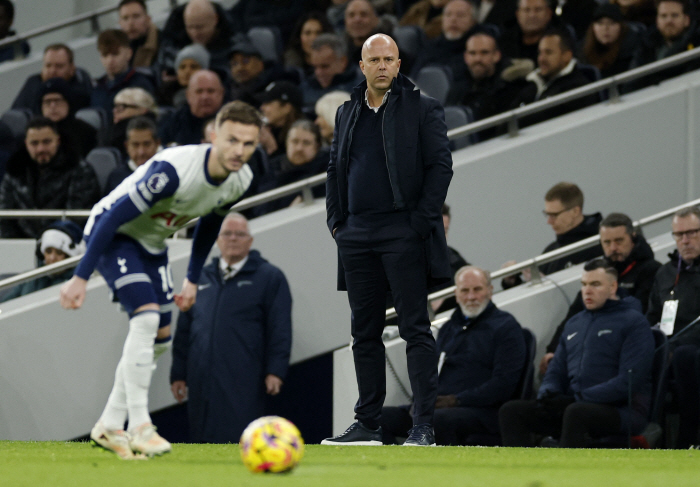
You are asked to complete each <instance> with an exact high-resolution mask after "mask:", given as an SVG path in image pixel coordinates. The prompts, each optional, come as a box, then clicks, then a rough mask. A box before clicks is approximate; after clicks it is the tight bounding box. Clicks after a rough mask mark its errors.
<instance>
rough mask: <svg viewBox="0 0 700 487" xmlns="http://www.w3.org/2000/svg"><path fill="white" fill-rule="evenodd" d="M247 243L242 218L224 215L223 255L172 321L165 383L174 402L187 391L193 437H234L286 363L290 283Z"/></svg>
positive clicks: (277, 383) (275, 386)
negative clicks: (185, 308) (194, 299)
mask: <svg viewBox="0 0 700 487" xmlns="http://www.w3.org/2000/svg"><path fill="white" fill-rule="evenodd" d="M252 243H253V237H252V236H251V235H250V232H249V231H248V222H247V220H246V219H245V217H244V216H243V215H240V214H238V213H232V214H229V215H228V216H227V217H226V219H225V220H224V222H223V223H222V224H221V231H220V233H219V238H218V239H217V245H218V246H219V250H221V259H214V260H213V262H212V263H211V264H209V265H208V266H205V267H204V268H203V269H202V278H201V279H200V281H199V285H198V292H197V303H196V304H195V305H194V306H193V307H192V308H191V309H190V310H189V311H187V312H186V313H180V316H179V318H178V321H177V330H176V333H175V338H174V340H173V364H172V368H171V370H170V383H171V389H172V392H173V395H174V396H175V399H177V401H178V402H182V401H183V400H184V399H185V398H188V406H187V413H188V416H189V421H190V440H191V441H193V442H195V443H236V442H238V440H239V438H240V436H241V433H242V432H243V430H244V429H245V427H246V426H247V425H248V424H249V423H250V422H251V421H253V420H254V419H256V418H258V417H260V416H262V415H263V414H264V412H265V398H266V394H269V395H275V394H278V393H279V392H280V388H281V387H282V383H283V380H284V377H285V375H286V374H287V369H288V367H289V355H290V351H291V346H292V316H291V315H292V297H291V295H290V293H289V285H288V284H287V279H286V278H285V277H284V274H283V273H282V271H281V270H279V269H278V268H277V267H275V266H273V265H272V264H270V263H268V262H267V261H266V260H265V259H263V258H262V257H261V256H260V253H259V252H258V251H257V250H250V246H251V244H252Z"/></svg>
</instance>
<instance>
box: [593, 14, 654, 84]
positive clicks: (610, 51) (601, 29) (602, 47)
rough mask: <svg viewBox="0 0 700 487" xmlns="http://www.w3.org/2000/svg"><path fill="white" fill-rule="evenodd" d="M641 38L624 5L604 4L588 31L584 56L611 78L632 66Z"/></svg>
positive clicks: (603, 75) (603, 74) (604, 76)
mask: <svg viewBox="0 0 700 487" xmlns="http://www.w3.org/2000/svg"><path fill="white" fill-rule="evenodd" d="M640 41H641V39H639V36H638V35H637V34H636V33H635V32H633V31H632V30H631V29H630V28H629V26H628V25H627V23H626V22H625V21H624V19H623V17H622V13H621V12H620V8H619V7H618V6H617V5H613V4H603V5H601V6H599V7H598V9H597V10H596V12H595V14H594V15H593V22H591V25H590V26H589V27H588V30H587V31H586V37H585V39H584V42H583V50H582V53H581V57H580V59H581V61H583V62H585V63H588V64H591V65H593V66H595V67H596V68H598V69H599V70H600V74H601V75H602V77H603V78H608V77H610V76H614V75H616V74H620V73H622V72H624V71H627V70H628V69H629V67H630V64H631V62H632V57H633V55H634V51H635V49H636V46H637V45H638V44H639V42H640Z"/></svg>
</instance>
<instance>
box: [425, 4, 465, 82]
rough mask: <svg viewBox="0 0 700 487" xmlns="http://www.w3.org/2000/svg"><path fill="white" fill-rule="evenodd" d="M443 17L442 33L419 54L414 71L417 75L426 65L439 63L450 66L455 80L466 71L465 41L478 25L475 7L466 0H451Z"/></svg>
mask: <svg viewBox="0 0 700 487" xmlns="http://www.w3.org/2000/svg"><path fill="white" fill-rule="evenodd" d="M441 18H442V22H441V25H442V33H441V34H440V35H439V36H438V37H437V38H436V39H434V40H432V41H431V42H429V43H428V45H427V46H426V47H425V49H424V50H423V52H422V53H421V54H420V55H418V57H417V58H416V61H415V62H414V64H413V70H412V72H413V73H414V75H415V74H417V73H418V71H419V70H420V69H421V68H422V67H424V66H427V65H429V64H438V65H442V66H447V67H449V68H450V70H451V71H452V73H453V74H454V78H455V80H459V79H461V78H462V77H463V73H464V68H463V65H464V63H463V62H462V59H463V57H464V43H465V42H466V41H467V36H468V32H469V30H470V29H471V28H472V27H474V26H475V25H476V19H475V18H474V7H473V6H472V4H471V3H469V2H467V1H466V0H450V1H449V2H448V3H447V5H446V6H445V10H444V13H443V15H442V16H441Z"/></svg>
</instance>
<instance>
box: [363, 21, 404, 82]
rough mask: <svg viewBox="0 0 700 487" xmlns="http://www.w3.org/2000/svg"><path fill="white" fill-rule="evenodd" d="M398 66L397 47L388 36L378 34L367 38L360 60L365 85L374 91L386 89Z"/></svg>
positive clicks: (399, 60) (399, 63)
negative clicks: (365, 80)
mask: <svg viewBox="0 0 700 487" xmlns="http://www.w3.org/2000/svg"><path fill="white" fill-rule="evenodd" d="M400 67H401V59H399V48H398V47H397V46H396V43H395V42H394V41H393V40H392V39H391V38H390V37H388V36H384V35H381V34H378V35H375V36H372V37H370V38H369V39H367V42H366V43H365V45H364V46H363V48H362V61H360V69H362V74H364V75H365V78H366V79H367V86H369V87H370V88H372V89H373V90H374V91H380V92H382V91H387V90H388V89H389V88H390V87H391V82H392V81H393V80H394V78H396V75H397V74H398V73H399V68H400Z"/></svg>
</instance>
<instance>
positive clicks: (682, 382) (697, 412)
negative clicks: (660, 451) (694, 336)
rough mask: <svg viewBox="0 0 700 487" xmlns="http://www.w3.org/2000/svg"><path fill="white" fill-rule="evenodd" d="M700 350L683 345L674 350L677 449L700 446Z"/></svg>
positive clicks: (672, 363) (673, 368)
mask: <svg viewBox="0 0 700 487" xmlns="http://www.w3.org/2000/svg"><path fill="white" fill-rule="evenodd" d="M699 359H700V348H698V347H696V346H695V345H682V346H680V347H678V348H677V349H675V350H674V352H673V358H672V359H671V370H672V373H673V381H674V384H675V393H676V400H677V403H678V420H679V431H678V444H677V445H676V447H677V448H680V449H682V450H686V449H688V448H689V447H690V445H697V444H698V428H699V427H700V384H699V383H700V381H699V380H698V367H700V360H699Z"/></svg>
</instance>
